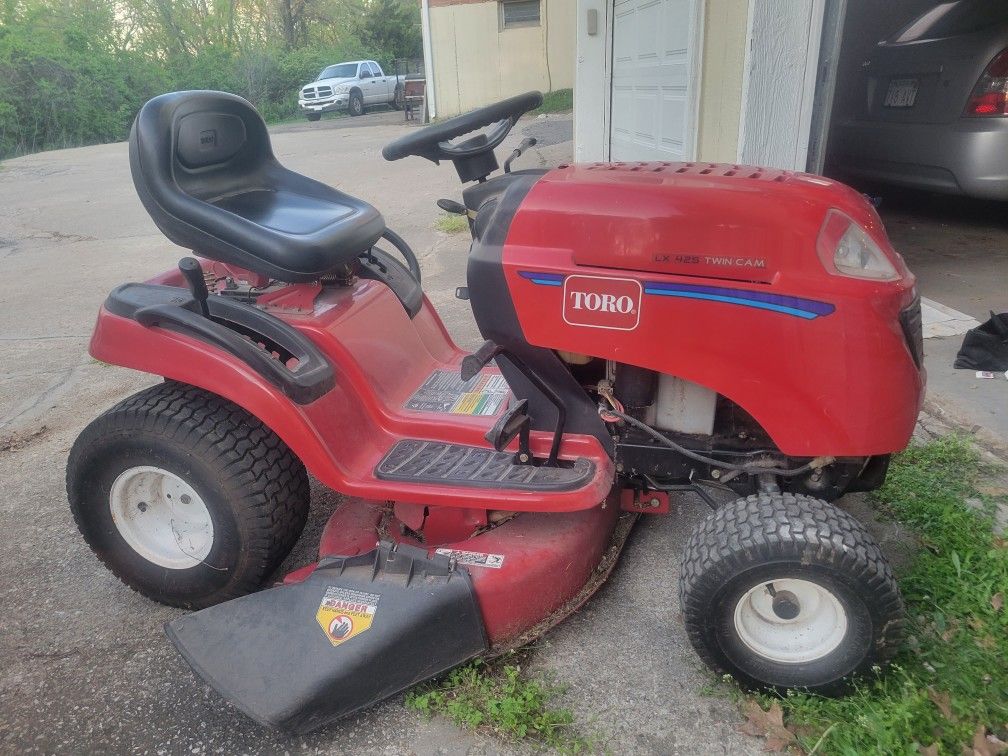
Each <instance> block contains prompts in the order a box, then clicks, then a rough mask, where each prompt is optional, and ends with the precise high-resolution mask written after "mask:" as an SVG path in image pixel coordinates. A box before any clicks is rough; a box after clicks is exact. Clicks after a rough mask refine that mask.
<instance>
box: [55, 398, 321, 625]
mask: <svg viewBox="0 0 1008 756" xmlns="http://www.w3.org/2000/svg"><path fill="white" fill-rule="evenodd" d="M67 494H68V495H69V498H70V509H71V511H72V512H73V516H74V519H75V520H76V522H77V527H78V528H79V529H80V532H81V534H82V535H83V536H84V539H85V540H86V541H87V543H88V545H89V546H90V547H91V548H92V550H93V551H94V552H95V554H96V555H97V556H98V558H99V559H101V561H102V562H104V563H105V565H106V566H107V567H108V568H109V569H110V570H111V571H112V572H113V573H114V574H115V575H116V576H117V577H118V578H119V579H120V580H122V582H124V583H125V584H126V585H128V586H129V587H131V588H133V589H135V590H137V591H139V592H140V593H142V594H144V595H145V596H148V597H150V598H152V599H154V600H155V601H160V602H161V603H164V604H169V605H171V606H180V607H185V608H191V609H196V608H201V607H205V606H210V605H212V604H216V603H219V602H221V601H226V600H228V599H232V598H236V597H238V596H241V595H243V594H245V593H249V592H250V591H254V590H256V589H257V588H259V586H260V585H261V584H262V582H263V580H264V579H265V578H266V577H268V576H269V575H270V574H271V573H272V572H273V570H275V569H276V568H277V567H278V566H279V564H280V562H281V561H283V559H284V557H286V556H287V554H288V553H289V552H290V550H291V547H292V546H293V545H294V543H295V541H297V539H298V536H300V534H301V530H302V529H303V528H304V525H305V521H306V519H307V517H308V505H309V489H308V475H307V472H306V471H305V468H304V465H303V464H302V463H301V461H300V460H299V459H298V458H297V457H296V456H295V455H294V454H293V453H292V452H291V450H290V449H289V448H288V447H287V445H286V444H284V442H283V441H282V440H281V439H280V438H279V437H278V436H277V435H276V434H275V433H273V431H272V430H270V429H269V428H268V427H266V426H265V425H264V424H263V423H262V422H261V421H259V420H258V419H257V418H255V417H253V416H252V415H250V414H249V413H248V412H246V411H245V410H243V409H241V408H240V407H238V406H236V405H234V404H232V403H231V402H229V401H227V400H225V399H222V398H221V397H219V396H216V395H214V394H211V393H208V392H206V391H203V390H201V389H198V388H194V387H192V386H187V385H184V384H179V383H173V382H166V383H162V384H159V385H156V386H153V387H151V388H149V389H146V390H144V391H141V392H140V393H138V394H134V395H133V396H131V397H129V398H128V399H125V400H123V401H122V402H120V403H119V404H117V405H116V406H115V407H112V409H110V410H108V411H107V412H105V413H104V414H102V415H100V416H99V417H98V418H96V419H95V420H94V421H93V422H92V423H91V424H90V425H88V427H87V428H85V429H84V431H83V432H82V433H81V435H80V436H79V437H78V439H77V441H76V442H75V443H74V445H73V448H72V449H71V450H70V459H69V461H68V463H67Z"/></svg>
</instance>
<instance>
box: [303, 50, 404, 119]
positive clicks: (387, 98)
mask: <svg viewBox="0 0 1008 756" xmlns="http://www.w3.org/2000/svg"><path fill="white" fill-rule="evenodd" d="M405 78H406V77H405V76H390V75H386V74H385V72H384V71H382V69H381V66H379V65H378V64H377V63H375V62H374V61H373V60H354V61H350V62H348V63H337V64H335V65H332V66H326V67H325V68H324V69H323V70H322V73H320V74H319V75H318V78H317V79H315V81H313V82H312V83H311V84H306V85H305V86H303V87H301V94H300V96H299V97H298V105H300V106H301V112H302V113H304V114H305V116H307V118H308V120H309V121H317V120H318V119H320V118H321V117H322V114H323V113H328V112H330V111H333V110H347V111H349V113H350V115H352V116H359V115H361V114H362V113H364V110H365V108H367V107H368V106H369V105H391V106H392V107H394V108H397V109H401V108H402V106H403V98H404V84H403V80H404V79H405Z"/></svg>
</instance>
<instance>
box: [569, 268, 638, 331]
mask: <svg viewBox="0 0 1008 756" xmlns="http://www.w3.org/2000/svg"><path fill="white" fill-rule="evenodd" d="M641 291H642V290H641V285H640V281H635V280H634V279H632V278H608V277H603V276H567V278H566V279H565V280H564V283H563V294H564V301H563V317H564V320H565V321H566V322H567V323H568V324H569V325H575V326H586V327H588V328H609V329H612V330H615V331H632V330H633V329H635V328H636V327H637V324H638V323H640V309H641Z"/></svg>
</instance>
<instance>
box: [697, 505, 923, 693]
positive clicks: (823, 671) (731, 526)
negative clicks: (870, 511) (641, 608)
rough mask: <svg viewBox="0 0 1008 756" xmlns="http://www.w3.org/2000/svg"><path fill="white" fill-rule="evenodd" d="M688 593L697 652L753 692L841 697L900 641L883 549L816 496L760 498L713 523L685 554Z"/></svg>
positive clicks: (899, 609)
mask: <svg viewBox="0 0 1008 756" xmlns="http://www.w3.org/2000/svg"><path fill="white" fill-rule="evenodd" d="M679 591H680V601H681V604H682V611H683V619H684V621H685V624H686V631H687V634H688V635H689V639H690V642H691V643H692V645H693V648H694V649H695V650H696V652H697V653H698V654H699V655H700V657H701V658H702V659H703V660H704V661H705V662H706V663H707V664H708V665H709V666H710V667H712V668H713V669H714V670H716V671H718V672H727V673H729V674H731V675H732V676H733V677H735V678H736V679H737V680H738V681H739V682H741V683H742V684H744V685H747V686H750V687H769V688H807V689H809V690H812V691H814V692H817V693H823V694H832V693H839V692H841V691H842V690H843V689H844V688H845V687H846V686H845V683H846V680H847V679H848V678H850V677H851V676H853V675H857V674H862V673H865V672H867V671H869V670H870V669H871V668H872V666H874V665H877V664H878V665H881V664H884V663H885V662H887V661H889V660H890V659H891V658H892V656H893V655H894V654H895V652H896V650H897V648H898V647H899V643H900V641H901V638H902V629H903V617H904V611H903V600H902V598H901V596H900V592H899V588H898V586H897V584H896V580H895V578H894V577H893V574H892V570H891V569H890V567H889V563H888V562H887V561H886V559H885V557H884V556H883V555H882V552H881V550H880V549H879V547H878V545H877V544H876V543H875V541H874V539H873V538H872V537H871V535H870V534H869V533H868V532H867V531H866V530H865V529H864V527H863V526H862V525H861V524H860V523H859V522H857V520H855V519H854V518H853V517H851V516H850V515H849V514H847V513H846V512H844V511H843V510H841V509H838V508H836V507H834V506H833V505H831V504H828V503H826V502H825V501H822V500H820V499H814V498H812V497H809V496H802V495H795V494H769V493H762V494H756V495H753V496H749V497H746V498H742V499H737V500H736V501H734V502H732V503H731V504H729V505H727V506H725V507H723V508H721V509H719V510H717V511H716V512H713V513H712V514H711V515H710V516H709V517H708V518H707V519H706V520H705V521H704V522H703V523H701V525H700V526H699V527H698V528H697V529H696V530H695V531H694V532H693V534H692V536H691V537H690V540H689V542H688V544H687V546H686V549H685V551H684V553H683V558H682V565H681V570H680V577H679Z"/></svg>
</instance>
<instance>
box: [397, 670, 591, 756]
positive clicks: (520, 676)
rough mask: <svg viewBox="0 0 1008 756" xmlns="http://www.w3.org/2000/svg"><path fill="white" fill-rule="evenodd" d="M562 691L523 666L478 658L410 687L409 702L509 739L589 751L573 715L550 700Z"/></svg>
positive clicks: (428, 712)
mask: <svg viewBox="0 0 1008 756" xmlns="http://www.w3.org/2000/svg"><path fill="white" fill-rule="evenodd" d="M512 660H513V659H512ZM558 692H560V691H559V689H557V688H555V687H552V686H549V685H547V684H545V683H543V682H541V681H539V680H534V679H530V678H528V677H527V676H526V674H525V673H524V672H523V671H522V668H521V665H520V664H515V663H507V662H505V661H500V660H499V661H495V662H491V663H487V662H483V661H480V660H479V659H477V660H476V661H472V662H470V663H468V664H465V665H463V666H461V667H456V668H455V669H454V670H452V671H451V672H449V673H448V674H447V675H446V676H445V677H443V678H441V679H440V680H439V681H435V682H431V683H427V684H425V685H421V686H420V687H418V688H416V689H414V690H412V691H410V692H409V693H407V694H406V706H407V707H408V708H410V709H414V710H416V711H419V712H422V713H424V714H426V715H428V716H431V715H434V714H441V715H443V716H445V717H447V718H448V719H450V720H452V721H453V722H455V724H457V725H459V726H460V727H464V728H466V729H469V730H484V731H490V732H492V733H494V734H496V735H498V736H501V737H503V738H506V739H507V740H511V741H518V740H529V741H532V742H533V743H535V744H536V745H539V746H544V747H547V748H552V749H555V750H558V751H563V752H567V753H578V752H581V751H584V750H586V749H587V748H588V745H589V744H588V742H587V741H586V740H585V739H584V738H582V737H581V736H579V735H578V734H577V732H576V731H575V729H574V716H573V715H572V714H571V712H570V711H569V710H567V709H560V708H554V707H553V706H552V705H551V703H550V700H551V698H552V697H553V696H554V695H555V694H556V693H558Z"/></svg>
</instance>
